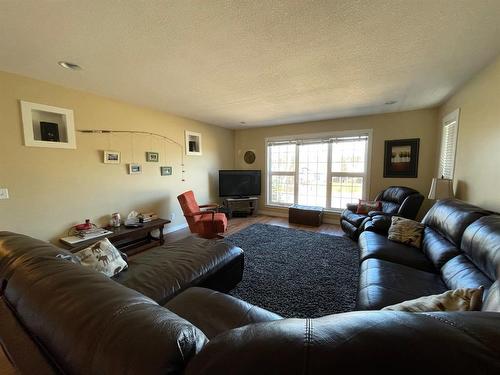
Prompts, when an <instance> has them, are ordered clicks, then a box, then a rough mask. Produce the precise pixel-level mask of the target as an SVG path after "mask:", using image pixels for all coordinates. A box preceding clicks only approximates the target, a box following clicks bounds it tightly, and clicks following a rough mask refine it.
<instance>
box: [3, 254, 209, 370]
mask: <svg viewBox="0 0 500 375" xmlns="http://www.w3.org/2000/svg"><path fill="white" fill-rule="evenodd" d="M5 298H6V300H7V301H8V303H9V305H10V306H11V308H12V309H13V311H15V313H16V316H17V318H18V319H19V320H20V321H21V323H22V325H23V326H24V327H26V328H27V329H28V330H29V331H30V332H31V333H32V335H33V337H36V339H37V343H38V345H40V346H41V347H42V348H44V349H45V351H46V352H47V353H50V354H51V359H52V360H53V361H54V362H55V363H57V364H58V367H60V368H61V369H63V370H64V372H66V373H70V374H110V375H111V374H123V373H144V374H159V373H178V372H180V371H181V370H182V369H183V368H184V367H185V366H186V364H187V361H188V360H189V359H190V358H191V357H192V356H194V355H195V354H196V353H197V352H199V351H200V350H201V348H202V347H203V345H205V343H206V342H207V338H206V337H205V335H204V334H203V333H202V332H201V331H200V330H199V329H198V328H196V327H195V326H193V325H192V324H191V323H189V322H188V321H186V320H184V319H182V318H180V317H179V316H177V315H175V314H174V313H172V312H170V311H168V310H167V309H165V308H163V307H161V306H159V305H158V304H156V303H155V302H154V301H152V300H151V299H149V298H147V297H145V296H143V295H141V294H139V293H137V292H136V291H134V290H132V289H129V288H125V287H123V286H121V285H119V284H117V283H114V282H111V281H110V280H109V278H108V277H106V276H104V275H103V274H100V273H97V272H95V271H92V270H90V269H87V268H84V267H81V266H80V265H76V264H73V263H71V262H68V261H66V260H62V259H57V258H52V259H50V260H49V259H43V258H42V259H40V260H39V261H34V262H32V263H31V264H23V265H20V266H18V267H17V268H16V270H15V271H14V273H13V274H12V276H11V277H10V279H9V281H8V283H7V287H6V289H5ZM118 353H119V355H118ZM125 358H126V360H124V359H125Z"/></svg>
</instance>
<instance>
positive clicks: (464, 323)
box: [185, 311, 500, 375]
mask: <svg viewBox="0 0 500 375" xmlns="http://www.w3.org/2000/svg"><path fill="white" fill-rule="evenodd" d="M498 326H500V314H494V313H481V312H468V313H406V312H389V311H387V312H386V311H372V312H354V313H345V314H337V315H331V316H326V317H322V318H318V319H285V320H281V321H275V322H270V323H260V324H252V325H249V326H245V327H242V328H238V329H234V330H231V331H228V332H226V333H224V334H222V335H219V336H217V337H215V338H214V339H213V340H211V341H210V342H209V343H208V344H207V345H206V346H205V347H204V349H203V350H202V351H201V353H199V354H198V355H197V356H196V357H195V358H193V360H192V361H191V362H190V363H189V365H188V367H187V369H186V372H185V374H186V375H195V374H196V375H204V374H219V375H224V374H239V375H247V374H248V375H250V374H251V375H254V374H259V373H268V374H276V375H281V374H283V375H284V374H287V375H288V374H344V373H353V374H361V373H372V372H373V371H374V369H376V370H377V371H380V372H382V371H383V372H386V373H394V374H405V373H408V372H411V373H415V374H464V373H484V374H487V373H488V374H495V373H499V372H500V352H499V351H498V348H499V346H500V331H499V330H498ZM492 332H493V333H492ZM417 350H418V352H417Z"/></svg>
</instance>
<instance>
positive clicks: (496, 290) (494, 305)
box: [481, 280, 500, 312]
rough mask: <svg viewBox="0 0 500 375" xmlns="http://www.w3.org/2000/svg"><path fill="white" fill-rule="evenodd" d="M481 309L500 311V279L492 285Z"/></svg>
mask: <svg viewBox="0 0 500 375" xmlns="http://www.w3.org/2000/svg"><path fill="white" fill-rule="evenodd" d="M481 310H482V311H495V312H500V280H497V281H495V282H494V283H493V285H492V286H491V288H490V290H489V291H488V294H487V295H486V299H485V300H484V303H483V307H482V309H481Z"/></svg>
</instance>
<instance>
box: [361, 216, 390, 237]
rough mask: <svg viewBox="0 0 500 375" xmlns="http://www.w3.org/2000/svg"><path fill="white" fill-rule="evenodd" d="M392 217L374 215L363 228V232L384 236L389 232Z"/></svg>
mask: <svg viewBox="0 0 500 375" xmlns="http://www.w3.org/2000/svg"><path fill="white" fill-rule="evenodd" d="M391 223H392V216H389V215H375V216H373V217H372V218H371V220H370V221H367V222H366V223H365V226H364V228H363V229H364V230H366V231H369V232H375V233H379V234H382V235H384V236H386V235H387V233H388V232H389V228H390V227H391Z"/></svg>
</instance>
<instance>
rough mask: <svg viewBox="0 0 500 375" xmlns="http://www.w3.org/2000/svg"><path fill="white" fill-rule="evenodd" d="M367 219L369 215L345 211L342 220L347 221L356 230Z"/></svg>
mask: <svg viewBox="0 0 500 375" xmlns="http://www.w3.org/2000/svg"><path fill="white" fill-rule="evenodd" d="M367 217H368V216H367V215H361V214H356V213H354V212H352V211H350V210H344V211H343V212H342V219H344V220H347V221H348V222H349V223H351V224H352V225H354V226H355V227H356V228H358V227H359V226H360V225H361V223H362V222H363V220H365V219H366V218H367Z"/></svg>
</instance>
